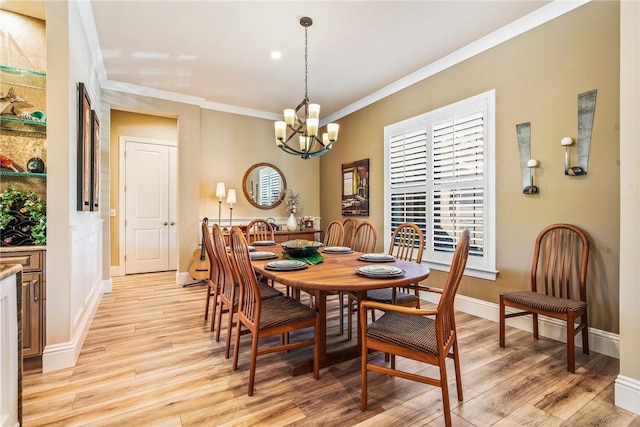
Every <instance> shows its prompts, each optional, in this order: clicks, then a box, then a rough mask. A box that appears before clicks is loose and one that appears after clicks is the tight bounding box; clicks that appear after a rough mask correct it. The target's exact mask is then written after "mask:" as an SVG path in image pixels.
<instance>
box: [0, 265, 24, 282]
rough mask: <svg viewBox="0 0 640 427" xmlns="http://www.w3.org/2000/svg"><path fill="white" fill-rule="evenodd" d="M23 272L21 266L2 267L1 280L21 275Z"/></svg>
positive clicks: (0, 269) (0, 267) (0, 268)
mask: <svg viewBox="0 0 640 427" xmlns="http://www.w3.org/2000/svg"><path fill="white" fill-rule="evenodd" d="M21 271H22V266H21V265H20V264H11V265H8V264H7V265H0V280H4V279H6V278H7V277H11V276H13V275H14V274H18V273H20V272H21Z"/></svg>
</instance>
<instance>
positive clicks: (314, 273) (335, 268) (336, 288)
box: [252, 245, 430, 375]
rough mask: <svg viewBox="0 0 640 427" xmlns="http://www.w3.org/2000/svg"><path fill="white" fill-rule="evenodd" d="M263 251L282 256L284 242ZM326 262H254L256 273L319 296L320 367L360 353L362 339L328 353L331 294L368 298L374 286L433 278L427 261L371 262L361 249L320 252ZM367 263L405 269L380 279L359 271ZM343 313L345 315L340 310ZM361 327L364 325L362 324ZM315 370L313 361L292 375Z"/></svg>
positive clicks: (293, 370) (397, 284) (395, 285)
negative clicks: (282, 265)
mask: <svg viewBox="0 0 640 427" xmlns="http://www.w3.org/2000/svg"><path fill="white" fill-rule="evenodd" d="M259 250H261V251H262V250H264V251H271V252H274V253H275V254H276V255H277V256H278V258H279V259H281V258H282V248H281V247H280V245H277V246H270V247H261V248H259ZM319 252H320V253H321V254H322V256H323V258H324V261H323V262H321V263H319V264H315V265H309V266H308V267H306V268H304V269H301V270H293V271H282V270H270V269H268V268H267V267H266V265H267V264H268V263H269V262H270V261H273V259H271V260H254V261H252V263H253V266H254V270H255V271H256V273H258V274H260V275H262V276H264V277H266V278H268V279H272V280H274V281H275V282H278V283H282V284H284V285H287V286H290V287H292V288H294V289H296V290H303V291H305V292H307V293H309V294H312V295H314V296H315V308H316V311H317V313H318V316H320V318H321V321H320V328H319V330H318V331H317V332H316V333H317V334H318V346H319V352H320V366H321V367H325V366H329V365H332V364H335V363H339V362H342V361H344V360H348V359H351V358H354V357H358V356H359V355H360V348H359V341H360V334H358V335H357V336H358V339H356V343H355V345H354V346H352V347H348V348H343V349H341V350H340V351H337V352H332V353H329V352H327V295H333V294H336V293H338V292H357V293H358V295H359V300H360V299H362V298H364V297H365V295H366V292H367V291H368V290H371V289H383V288H390V287H397V286H406V285H410V284H414V283H419V282H420V281H422V280H424V279H426V278H427V277H429V273H430V271H429V268H428V267H427V266H426V265H424V264H419V263H417V262H413V261H401V260H395V261H392V262H385V263H379V262H370V261H367V262H365V261H361V260H359V259H358V258H359V257H360V256H361V255H362V254H361V253H359V252H351V253H328V252H323V251H322V249H321V250H320V251H319ZM365 265H385V266H394V267H398V268H401V269H402V270H403V271H404V274H403V275H401V276H397V277H389V278H377V277H366V276H363V275H361V274H358V273H357V269H358V268H359V267H362V266H365ZM340 315H343V314H342V313H340ZM358 330H360V325H358ZM311 369H312V361H311V360H309V361H308V362H305V363H302V364H299V365H296V366H294V367H293V368H292V371H291V373H292V375H299V374H301V373H304V372H309V371H311Z"/></svg>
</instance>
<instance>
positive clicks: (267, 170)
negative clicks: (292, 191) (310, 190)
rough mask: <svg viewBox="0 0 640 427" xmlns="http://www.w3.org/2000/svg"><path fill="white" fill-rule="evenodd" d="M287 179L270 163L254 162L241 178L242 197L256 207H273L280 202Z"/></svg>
mask: <svg viewBox="0 0 640 427" xmlns="http://www.w3.org/2000/svg"><path fill="white" fill-rule="evenodd" d="M286 189H287V181H286V180H285V179H284V175H283V174H282V171H280V169H278V168H277V167H276V166H274V165H272V164H271V163H256V164H255V165H253V166H251V167H250V168H249V170H247V172H246V173H245V174H244V178H242V191H243V192H244V197H245V198H246V199H247V200H248V201H249V203H251V204H252V205H253V206H255V207H256V208H258V209H273V208H275V207H276V206H278V205H279V204H280V203H282V200H283V199H284V190H286Z"/></svg>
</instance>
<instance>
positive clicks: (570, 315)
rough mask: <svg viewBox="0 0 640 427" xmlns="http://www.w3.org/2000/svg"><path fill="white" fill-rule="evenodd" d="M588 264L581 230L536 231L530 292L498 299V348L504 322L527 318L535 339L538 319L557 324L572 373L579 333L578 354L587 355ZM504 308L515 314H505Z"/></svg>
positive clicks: (551, 228) (569, 227)
mask: <svg viewBox="0 0 640 427" xmlns="http://www.w3.org/2000/svg"><path fill="white" fill-rule="evenodd" d="M588 262H589V238H588V236H587V234H586V233H585V232H584V231H583V230H582V229H580V228H578V227H576V226H574V225H571V224H553V225H550V226H548V227H546V228H544V229H543V230H542V231H540V233H539V234H538V237H537V238H536V242H535V246H534V251H533V263H532V265H531V290H530V291H514V292H504V293H502V294H501V295H500V347H504V346H505V319H508V318H511V317H517V316H523V315H526V314H531V315H532V318H533V337H534V338H535V339H538V315H544V316H548V317H552V318H554V319H558V320H561V321H563V322H565V324H566V329H567V330H566V340H567V371H569V372H571V373H575V370H576V369H575V336H576V335H577V334H578V333H580V332H582V352H583V353H584V354H589V324H588V319H587V307H588V305H587V264H588ZM543 284H544V286H542V285H543ZM506 307H511V308H513V309H516V310H518V311H517V312H511V313H509V314H507V313H506ZM576 321H577V322H578V325H577V326H576Z"/></svg>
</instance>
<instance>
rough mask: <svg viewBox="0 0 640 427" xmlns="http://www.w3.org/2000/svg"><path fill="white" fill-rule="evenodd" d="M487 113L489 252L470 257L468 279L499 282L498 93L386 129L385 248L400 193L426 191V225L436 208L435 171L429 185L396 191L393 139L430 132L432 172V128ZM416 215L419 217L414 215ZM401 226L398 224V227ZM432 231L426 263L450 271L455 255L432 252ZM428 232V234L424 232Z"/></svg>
mask: <svg viewBox="0 0 640 427" xmlns="http://www.w3.org/2000/svg"><path fill="white" fill-rule="evenodd" d="M479 111H481V112H483V116H484V131H485V133H484V146H483V148H484V159H483V160H484V171H483V173H484V181H483V191H484V199H483V201H484V216H483V227H484V239H483V248H484V249H485V250H484V252H483V255H482V256H469V259H468V261H467V268H466V270H465V275H468V276H473V277H478V278H482V279H488V280H496V276H497V273H498V271H497V269H496V252H497V251H496V225H495V224H496V215H495V212H496V210H495V204H496V192H495V90H489V91H487V92H484V93H481V94H478V95H475V96H472V97H470V98H467V99H464V100H461V101H458V102H455V103H453V104H450V105H447V106H444V107H442V108H438V109H436V110H433V111H429V112H427V113H424V114H421V115H419V116H415V117H412V118H409V119H407V120H403V121H402V122H398V123H394V124H391V125H388V126H385V128H384V150H385V159H386V160H385V164H384V168H385V169H384V174H385V180H384V182H385V183H386V184H385V193H384V204H385V206H384V208H385V209H384V212H385V213H384V240H385V247H388V246H389V243H390V240H391V235H392V232H393V224H392V215H391V199H392V197H393V196H394V195H396V194H397V193H398V192H402V191H411V190H414V189H416V188H417V189H420V188H426V193H427V197H426V204H425V211H424V216H425V220H426V221H430V220H431V213H430V211H431V206H433V189H434V185H433V180H432V173H431V170H427V171H426V174H425V175H426V181H425V182H424V185H422V183H420V184H419V185H415V183H414V185H413V186H412V187H407V188H405V187H398V189H395V191H394V189H392V187H391V180H390V170H391V165H390V163H391V160H390V159H391V151H390V146H391V144H390V141H391V138H392V137H394V136H396V135H399V134H403V133H410V132H414V131H417V130H426V135H427V136H426V156H427V162H426V166H425V167H426V168H427V169H430V168H431V164H430V160H429V159H431V156H432V147H431V126H432V125H433V124H436V123H440V122H442V121H443V120H447V119H451V118H453V117H458V116H460V115H465V114H470V113H473V112H479ZM414 215H415V214H414ZM396 225H397V224H396ZM430 230H431V229H430V228H429V227H427V230H426V231H427V232H426V233H425V250H424V253H423V257H422V262H423V263H425V264H427V265H428V266H429V268H431V269H433V270H440V271H449V268H450V264H451V257H452V255H453V254H452V253H450V254H447V253H444V254H443V253H442V252H439V251H438V252H436V251H434V250H432V247H431V245H430V242H432V241H433V236H432V235H430V233H431V231H430ZM423 231H424V230H423Z"/></svg>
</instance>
